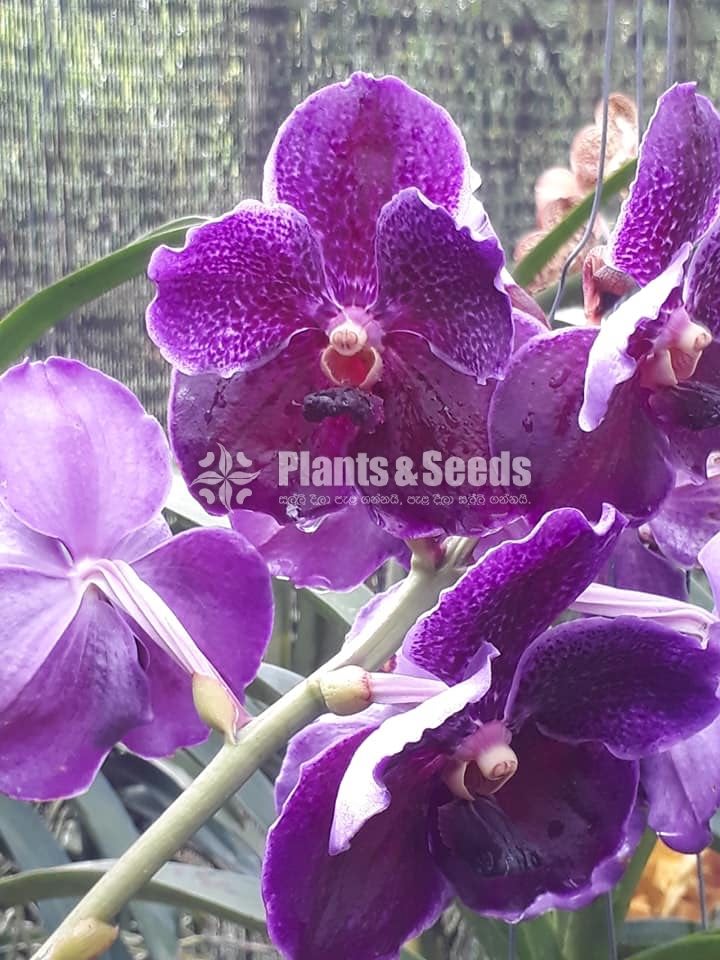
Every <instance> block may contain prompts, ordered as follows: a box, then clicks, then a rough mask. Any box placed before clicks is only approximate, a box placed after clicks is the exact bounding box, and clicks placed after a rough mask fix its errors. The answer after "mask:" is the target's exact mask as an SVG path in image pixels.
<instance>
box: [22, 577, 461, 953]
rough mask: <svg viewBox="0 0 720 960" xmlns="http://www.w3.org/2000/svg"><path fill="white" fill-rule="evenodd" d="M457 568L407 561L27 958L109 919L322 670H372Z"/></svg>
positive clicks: (262, 746)
mask: <svg viewBox="0 0 720 960" xmlns="http://www.w3.org/2000/svg"><path fill="white" fill-rule="evenodd" d="M458 574H459V570H458V567H457V565H456V564H454V563H446V564H444V565H443V566H442V567H441V568H440V569H439V570H436V571H432V570H429V569H428V568H427V565H426V564H425V563H413V566H412V568H411V570H410V573H409V574H408V576H407V577H406V579H405V580H404V581H403V582H402V585H401V586H399V587H398V588H397V589H396V590H395V592H394V593H393V594H392V595H391V597H388V599H387V601H386V604H384V605H383V606H382V607H381V609H380V610H379V612H378V614H377V615H376V616H373V617H370V618H369V621H368V624H367V625H366V627H365V629H364V630H363V631H362V632H361V633H360V634H358V635H357V636H356V637H355V640H354V642H353V644H352V646H351V647H349V648H348V649H343V650H341V651H340V652H339V653H338V654H337V655H336V656H334V657H333V658H332V659H331V660H329V661H328V662H327V663H326V664H324V665H323V666H322V667H320V668H319V670H317V671H316V672H315V673H313V674H312V675H311V676H309V677H308V678H307V679H306V680H304V681H303V682H302V683H300V684H298V686H296V687H294V688H293V689H292V690H291V691H290V692H289V693H287V694H286V695H285V696H284V697H282V698H281V699H280V700H278V701H277V702H276V703H274V704H272V705H271V706H269V707H268V708H267V709H266V710H265V711H264V712H263V713H262V714H261V715H260V716H258V717H256V718H255V719H253V720H252V721H251V722H250V723H248V724H247V726H245V727H243V729H242V730H241V732H240V733H239V735H238V738H237V742H236V743H234V744H226V745H225V746H224V747H222V749H221V750H220V751H219V753H218V754H217V755H216V756H215V757H214V758H213V760H212V761H211V762H210V763H209V764H208V765H207V767H206V768H205V769H204V770H203V772H202V773H201V774H200V775H199V776H198V777H197V778H196V779H195V780H194V781H193V782H192V783H191V784H190V785H189V786H188V787H187V789H186V790H185V791H184V792H183V793H182V794H181V795H180V796H179V797H178V798H177V800H176V801H175V802H174V803H173V804H172V805H171V806H170V807H168V809H167V810H166V811H165V812H164V813H163V814H162V816H160V817H159V818H158V819H157V820H156V821H155V823H153V824H152V825H151V826H150V827H148V829H147V830H146V831H145V833H144V834H143V835H142V836H141V837H139V838H138V840H136V842H135V843H134V844H133V845H132V846H131V847H130V848H129V849H128V850H126V852H125V853H124V854H123V855H122V856H121V857H120V859H119V860H118V861H117V863H115V864H114V865H113V866H112V867H111V868H110V870H108V872H107V873H106V874H105V875H104V876H103V877H102V878H101V879H100V880H99V881H98V882H97V883H96V884H95V886H94V887H93V888H92V890H90V891H88V893H87V895H86V896H85V897H83V899H82V900H81V901H80V903H78V905H77V906H76V907H75V908H74V909H73V910H72V911H71V913H70V914H69V915H68V916H67V917H66V918H65V920H64V921H63V922H62V924H61V925H60V926H59V927H58V928H57V930H55V932H54V933H53V934H52V936H51V937H50V938H49V939H48V940H47V941H46V942H45V943H44V944H43V946H42V947H41V948H40V949H39V950H38V951H37V953H36V954H35V955H34V958H33V960H51V958H52V956H53V950H54V948H55V946H56V945H57V944H58V943H60V942H62V941H63V940H65V939H66V938H67V937H68V936H69V935H71V934H72V931H73V930H74V929H76V927H77V925H78V923H80V922H81V921H84V920H88V919H94V920H99V921H104V922H107V921H109V920H111V919H112V918H113V917H114V916H115V915H116V914H117V913H118V912H119V911H120V910H121V909H122V908H123V906H124V905H125V904H126V903H127V902H128V900H130V899H131V898H132V897H133V895H134V894H135V893H136V892H137V891H138V890H139V889H140V888H141V887H142V886H143V885H144V884H145V883H147V881H148V880H149V879H150V878H151V877H152V876H153V875H154V874H155V873H157V871H158V870H159V869H160V867H162V866H163V864H164V863H166V862H167V861H168V860H169V859H170V858H171V857H172V856H173V855H174V854H175V853H176V852H177V850H179V849H180V848H181V847H182V846H183V845H184V844H186V843H187V841H188V840H189V839H190V837H192V836H193V834H194V833H196V831H197V830H198V829H199V828H200V827H201V826H202V825H203V823H205V821H206V820H208V819H209V818H210V817H212V816H213V814H214V813H216V811H217V810H218V809H219V808H220V807H221V806H222V804H223V803H224V802H225V801H226V800H227V799H228V797H230V796H231V795H232V794H233V793H234V792H235V791H236V790H238V789H239V788H240V787H241V786H242V785H243V784H244V783H245V782H246V781H247V780H248V779H249V778H250V777H251V776H252V774H253V773H254V772H255V771H256V770H257V769H258V768H259V767H260V766H261V765H262V763H263V762H264V761H265V760H266V759H267V758H268V757H269V756H270V755H271V754H272V753H274V752H275V751H276V750H277V749H279V748H280V747H282V746H283V745H284V744H285V743H287V741H288V740H289V739H290V737H292V736H293V734H295V733H296V732H297V731H298V730H300V729H301V728H302V727H304V726H305V725H306V724H308V723H309V722H310V721H312V720H314V719H315V718H316V717H318V716H319V715H320V714H321V713H323V712H324V711H325V710H326V706H325V703H324V701H323V698H322V695H321V692H320V683H319V680H320V677H321V676H323V675H324V674H325V673H327V672H329V671H331V670H335V669H337V668H339V667H343V666H347V665H349V664H355V665H357V666H360V667H363V668H364V669H366V670H376V669H378V668H379V667H380V666H382V664H384V663H385V662H386V661H387V660H388V659H389V658H390V657H391V656H392V655H393V654H394V653H395V652H396V650H397V648H398V647H399V645H400V643H401V642H402V640H403V638H404V636H405V634H406V633H407V631H408V630H409V629H410V628H411V627H412V625H413V624H414V623H415V621H416V620H417V618H418V617H419V616H420V615H421V614H422V613H425V612H426V611H427V610H429V609H431V608H432V607H433V606H434V605H435V603H436V602H437V599H438V597H439V595H440V592H441V591H442V590H443V589H444V588H445V587H448V586H450V585H451V584H452V583H453V582H454V581H455V580H456V579H457V576H458Z"/></svg>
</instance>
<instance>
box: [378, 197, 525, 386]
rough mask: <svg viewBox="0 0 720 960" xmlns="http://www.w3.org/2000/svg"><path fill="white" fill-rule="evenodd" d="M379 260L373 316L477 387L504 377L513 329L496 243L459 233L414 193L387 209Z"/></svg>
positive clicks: (438, 209)
mask: <svg viewBox="0 0 720 960" xmlns="http://www.w3.org/2000/svg"><path fill="white" fill-rule="evenodd" d="M376 252H377V264H378V299H377V301H376V303H375V304H374V306H373V308H372V309H373V314H374V316H375V317H376V318H377V320H378V322H379V323H380V324H381V326H382V327H383V329H384V330H386V331H389V330H397V331H404V332H407V333H415V334H418V335H419V336H421V337H423V338H424V339H425V340H426V341H427V342H428V344H429V345H430V349H431V350H432V352H433V353H434V354H435V355H436V356H438V357H440V358H441V359H442V360H444V361H445V362H446V363H448V364H449V365H450V366H451V367H453V368H454V369H455V370H458V371H460V372H461V373H467V374H469V375H471V376H473V377H474V378H475V379H476V380H477V381H478V382H479V383H484V382H485V381H486V380H487V378H488V377H499V376H501V375H502V372H503V370H504V368H505V364H506V362H507V359H508V357H509V356H510V349H511V345H512V338H513V325H512V319H511V307H510V299H509V297H508V296H507V294H506V293H505V291H504V288H503V285H502V283H501V281H500V270H501V268H502V266H503V262H504V258H503V253H502V250H501V248H500V245H499V243H498V241H497V238H495V237H494V236H491V237H487V238H485V239H481V238H479V237H478V236H476V235H475V234H473V232H472V231H471V230H470V229H469V228H468V227H462V228H459V227H458V226H457V225H456V223H455V221H454V220H453V218H452V216H451V215H450V214H449V213H448V212H447V211H446V210H444V209H443V208H442V207H438V206H436V205H435V204H432V203H429V202H428V201H427V200H426V199H425V197H423V195H422V194H421V193H419V192H418V191H417V190H414V189H412V190H411V189H408V190H403V191H402V193H400V194H398V196H396V197H395V199H394V200H392V201H391V202H390V203H389V204H387V206H386V207H384V208H383V210H382V213H381V214H380V219H379V220H378V230H377V245H376Z"/></svg>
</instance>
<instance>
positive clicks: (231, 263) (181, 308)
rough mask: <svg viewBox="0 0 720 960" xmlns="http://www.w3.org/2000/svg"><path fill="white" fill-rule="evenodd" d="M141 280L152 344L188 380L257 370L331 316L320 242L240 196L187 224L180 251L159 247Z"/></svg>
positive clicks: (282, 211) (294, 217) (293, 219)
mask: <svg viewBox="0 0 720 960" xmlns="http://www.w3.org/2000/svg"><path fill="white" fill-rule="evenodd" d="M148 276H149V277H150V279H151V280H152V281H153V282H154V283H155V285H156V287H157V293H156V296H155V299H154V300H153V301H152V303H151V304H150V306H149V307H148V311H147V328H148V333H149V334H150V338H151V339H152V340H153V341H154V342H155V343H156V344H157V345H158V347H160V350H161V352H162V354H163V356H164V357H165V359H166V360H168V361H169V362H170V363H172V364H173V366H175V367H176V368H177V369H178V370H181V371H182V372H183V373H188V374H191V373H203V372H205V371H214V372H216V373H219V374H222V375H223V376H228V375H229V374H231V373H236V372H238V371H240V370H244V371H248V370H252V369H254V368H255V367H259V366H262V365H263V364H265V363H267V362H268V361H269V360H272V359H273V358H274V357H275V356H277V355H278V354H279V353H280V352H281V351H282V350H283V349H284V348H285V347H286V346H287V345H288V343H289V342H290V340H291V338H292V337H293V336H295V334H297V333H299V332H301V331H302V330H308V329H315V328H318V327H322V326H323V324H324V323H325V321H326V320H327V319H329V317H331V316H332V315H333V314H334V313H336V312H337V307H335V306H333V304H332V302H331V300H330V299H329V296H328V294H327V293H326V289H325V287H326V282H325V274H324V269H323V260H322V252H321V250H320V246H319V244H318V240H317V237H316V236H315V234H314V233H313V231H312V230H311V228H310V227H309V226H308V223H307V220H306V219H305V217H303V216H302V215H301V214H299V213H298V212H297V211H296V210H293V209H292V208H291V207H288V206H286V205H284V204H279V205H276V206H269V207H268V206H264V205H263V204H261V203H257V202H256V201H254V200H246V201H244V202H243V203H241V204H240V206H239V207H237V208H236V209H235V210H234V211H233V212H232V213H229V214H227V215H226V216H224V217H221V218H220V219H219V220H213V221H211V222H210V223H205V224H203V225H202V226H200V227H194V228H193V229H192V230H190V231H188V236H187V240H186V243H185V246H184V247H182V248H181V249H179V250H175V249H172V248H170V247H158V249H157V250H156V251H155V253H154V254H153V256H152V259H151V260H150V266H149V267H148Z"/></svg>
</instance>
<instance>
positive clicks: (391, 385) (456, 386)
mask: <svg viewBox="0 0 720 960" xmlns="http://www.w3.org/2000/svg"><path fill="white" fill-rule="evenodd" d="M493 388H494V383H492V382H491V383H488V384H486V385H484V386H481V385H479V384H477V383H476V382H475V381H474V380H473V378H472V377H469V376H466V375H465V374H461V373H457V372H456V371H455V370H452V369H451V368H450V367H449V366H448V365H447V364H446V363H444V362H443V361H442V360H439V359H438V358H437V357H435V356H433V355H432V353H431V352H430V349H429V348H428V346H427V344H426V343H425V342H424V340H423V339H421V338H420V337H416V336H413V335H411V334H407V333H391V334H389V335H388V336H387V337H386V348H385V351H384V353H383V377H382V380H381V381H380V383H378V384H377V386H376V387H375V392H376V394H377V395H378V396H379V397H381V398H382V401H383V409H384V413H385V420H384V423H382V424H381V425H380V426H379V427H378V428H377V430H375V432H374V433H372V434H362V435H360V436H359V437H358V440H357V443H356V445H355V446H356V449H357V450H358V451H359V452H362V453H365V454H367V456H369V457H371V458H372V457H376V456H379V457H386V458H387V460H388V462H389V464H390V465H391V469H390V471H389V475H388V477H387V483H385V484H383V486H382V487H381V488H378V487H373V486H372V485H367V486H365V487H362V488H361V489H362V493H363V494H365V495H366V496H368V497H369V498H370V506H371V509H372V510H373V512H374V513H376V514H377V515H379V517H380V519H381V522H382V524H383V526H384V527H385V528H386V529H387V530H388V532H390V533H393V534H394V535H395V536H398V537H404V538H407V537H413V536H430V535H433V534H437V533H441V532H443V531H446V532H448V533H466V532H468V531H471V530H474V531H478V530H479V531H482V530H485V529H487V528H488V527H490V528H492V527H493V523H494V520H495V519H497V518H503V517H504V516H505V515H506V514H507V512H508V510H509V508H508V507H507V506H503V505H502V504H501V505H499V506H493V505H492V503H491V501H490V496H491V495H493V494H497V493H498V492H499V493H504V492H505V491H504V489H502V488H500V489H498V488H497V487H491V486H489V482H490V481H489V479H487V478H486V486H485V487H479V486H477V485H476V486H472V485H471V484H470V483H469V482H465V483H464V484H462V485H460V486H453V485H451V484H450V483H448V482H447V481H446V478H445V475H444V472H443V469H444V466H445V463H446V461H447V460H448V459H449V458H450V457H457V458H459V459H460V461H461V464H462V466H463V469H464V468H465V466H466V465H467V464H468V463H469V462H470V461H471V460H473V458H477V457H483V458H485V459H486V460H489V454H488V448H487V409H488V405H489V402H490V397H491V395H492V391H493ZM428 455H431V457H434V460H433V462H432V463H430V464H429V465H428V463H427V461H426V457H427V456H428ZM401 457H402V458H405V460H404V461H400V462H401V463H402V462H407V463H408V464H409V469H410V473H409V474H407V482H406V476H405V473H404V471H403V470H402V468H401V469H400V471H398V470H396V469H395V466H396V464H397V463H398V461H399V458H401ZM504 469H505V468H504V467H503V470H504ZM512 473H513V471H512V470H511V465H510V463H509V462H508V465H507V476H508V480H510V479H512ZM423 475H426V476H427V477H428V478H429V482H425V480H424V477H423ZM411 476H412V477H413V478H414V482H409V480H410V477H411ZM488 477H489V474H488ZM498 478H499V480H503V477H502V475H501V474H500V473H499V474H498ZM495 525H497V524H495Z"/></svg>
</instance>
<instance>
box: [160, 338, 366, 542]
mask: <svg viewBox="0 0 720 960" xmlns="http://www.w3.org/2000/svg"><path fill="white" fill-rule="evenodd" d="M321 344H322V337H321V336H320V335H319V334H318V333H317V332H315V331H309V332H307V333H304V334H300V335H299V336H297V337H294V338H293V340H292V341H291V342H290V343H289V344H288V346H287V347H286V348H285V350H284V351H283V352H282V353H281V354H280V355H279V356H277V357H276V358H275V359H274V360H273V361H272V362H270V363H268V364H266V365H265V366H264V367H262V368H259V369H256V370H251V371H250V372H249V373H238V374H235V376H233V377H231V378H230V379H224V378H222V377H218V376H217V375H215V374H212V373H207V374H200V375H198V376H195V377H187V376H184V375H183V374H179V373H176V374H175V375H174V378H173V383H172V388H171V395H170V412H169V433H170V442H171V444H172V448H173V452H174V454H175V457H176V459H177V461H178V463H179V464H180V469H181V471H182V474H183V477H184V478H185V481H186V483H187V485H188V487H189V489H190V491H191V493H192V494H193V495H194V496H195V497H196V499H199V500H200V501H201V502H202V503H203V506H204V507H205V509H206V510H207V511H208V512H210V513H214V514H224V513H227V512H228V504H230V506H231V507H232V508H233V509H237V508H239V507H245V508H246V509H247V508H249V507H252V508H253V509H254V510H259V511H261V512H263V513H267V514H269V515H270V516H272V517H274V518H275V519H276V520H277V521H278V522H280V523H285V522H287V521H288V519H290V520H296V519H298V518H299V517H301V516H303V515H312V514H313V513H318V512H319V513H320V514H322V513H327V512H328V509H326V508H324V507H323V508H321V509H319V510H313V508H312V506H311V503H310V495H311V494H317V495H318V496H323V497H324V496H331V498H332V499H331V503H330V505H329V509H330V510H334V509H339V506H337V507H336V506H335V503H334V498H335V496H336V495H349V494H350V493H351V491H350V490H348V489H347V488H340V489H338V488H332V487H331V488H327V487H318V488H316V487H313V485H312V484H308V485H301V483H300V480H301V474H300V470H299V463H298V465H297V468H296V469H292V470H291V469H289V467H288V471H287V476H286V479H287V485H283V478H282V476H281V473H280V464H279V452H280V451H284V452H286V453H288V454H293V453H299V452H300V451H303V450H305V451H307V452H308V454H309V456H310V457H311V458H312V457H315V456H318V455H320V454H325V455H326V456H342V455H344V454H346V453H347V452H348V445H349V443H350V441H351V440H352V439H353V438H354V436H355V434H356V433H357V427H356V426H355V425H354V424H353V423H352V422H351V420H350V418H349V417H347V416H340V417H334V418H328V419H327V420H324V421H322V422H321V423H314V422H310V421H309V420H307V419H306V418H305V416H304V415H303V405H302V399H303V396H304V395H306V394H310V393H312V392H313V391H318V390H322V389H324V388H325V387H326V386H327V382H326V381H325V378H324V375H323V373H322V371H321V369H320V364H319V355H320V351H321V349H322V346H321ZM221 448H222V449H224V450H226V451H228V452H229V453H230V454H231V455H232V457H233V462H234V463H237V457H238V455H242V461H241V462H243V463H247V462H248V461H249V462H250V466H247V467H246V468H243V470H245V472H246V473H248V474H249V475H252V474H255V473H257V476H256V477H254V478H253V479H252V480H250V481H248V482H242V483H240V482H238V481H237V480H233V479H232V477H229V478H228V481H229V486H230V492H231V495H232V497H231V498H226V500H225V501H223V500H222V499H221V498H220V496H219V495H218V493H217V488H216V487H214V486H212V485H209V484H207V483H205V482H203V481H202V480H200V479H199V478H200V477H201V476H202V474H203V471H204V469H205V466H206V465H207V463H208V461H209V459H212V461H213V466H214V467H215V469H217V462H218V457H219V456H220V455H221V452H222V451H221ZM248 491H250V494H249V496H248ZM238 498H239V499H238Z"/></svg>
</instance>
